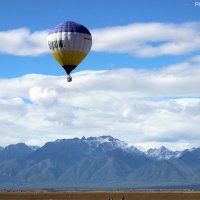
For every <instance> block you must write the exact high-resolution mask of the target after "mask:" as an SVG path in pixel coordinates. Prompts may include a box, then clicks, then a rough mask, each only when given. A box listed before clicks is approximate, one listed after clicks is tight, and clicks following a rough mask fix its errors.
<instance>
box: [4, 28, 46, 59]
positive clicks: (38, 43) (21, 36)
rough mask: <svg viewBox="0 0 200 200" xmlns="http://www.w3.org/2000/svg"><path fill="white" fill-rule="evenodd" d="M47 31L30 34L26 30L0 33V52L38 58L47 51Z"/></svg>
mask: <svg viewBox="0 0 200 200" xmlns="http://www.w3.org/2000/svg"><path fill="white" fill-rule="evenodd" d="M47 34H48V31H47V30H43V31H36V32H32V33H31V31H30V30H29V29H27V28H20V29H13V30H8V31H1V32H0V41H1V46H0V52H2V53H7V54H11V55H17V56H38V55H41V54H43V53H45V52H47V51H48V47H47V42H46V37H47Z"/></svg>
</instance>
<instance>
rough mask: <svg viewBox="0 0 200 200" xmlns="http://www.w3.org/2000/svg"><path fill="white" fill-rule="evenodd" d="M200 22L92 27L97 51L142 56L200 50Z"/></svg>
mask: <svg viewBox="0 0 200 200" xmlns="http://www.w3.org/2000/svg"><path fill="white" fill-rule="evenodd" d="M199 32H200V23H184V24H174V23H169V24H168V23H156V22H155V23H154V22H152V23H134V24H130V25H127V26H118V27H108V28H102V29H96V30H93V31H92V35H93V39H94V43H93V48H92V49H93V50H94V51H97V52H98V51H104V52H119V53H129V54H133V55H136V56H140V57H154V56H161V55H181V54H185V53H188V52H192V51H196V50H199V49H200V48H199V47H200V38H199Z"/></svg>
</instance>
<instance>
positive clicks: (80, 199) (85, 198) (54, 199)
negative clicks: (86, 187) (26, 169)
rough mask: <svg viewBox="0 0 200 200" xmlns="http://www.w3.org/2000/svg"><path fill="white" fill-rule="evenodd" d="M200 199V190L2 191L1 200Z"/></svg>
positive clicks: (0, 193)
mask: <svg viewBox="0 0 200 200" xmlns="http://www.w3.org/2000/svg"><path fill="white" fill-rule="evenodd" d="M123 196H124V200H198V199H200V192H198V191H87V192H86V191H85V192H82V191H81V192H77V191H76V192H47V191H33V192H25V191H22V192H0V200H34V199H35V200H36V199H37V200H108V198H109V197H110V198H112V199H113V200H120V199H121V198H122V197H123Z"/></svg>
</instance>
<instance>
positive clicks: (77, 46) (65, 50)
mask: <svg viewBox="0 0 200 200" xmlns="http://www.w3.org/2000/svg"><path fill="white" fill-rule="evenodd" d="M47 41H48V46H49V49H50V51H51V54H52V56H53V57H54V58H55V59H56V60H57V62H58V63H59V64H60V65H61V66H62V67H63V68H64V69H65V71H66V73H67V74H70V73H71V71H72V70H73V69H75V68H76V67H77V65H78V64H79V63H80V62H81V61H82V60H83V59H84V58H85V57H86V55H87V54H88V53H89V51H90V49H91V46H92V36H91V33H90V32H89V30H88V29H87V28H86V27H84V26H83V25H81V24H78V23H76V22H65V23H62V24H59V25H58V26H56V27H55V28H54V29H53V30H51V31H50V32H49V34H48V37H47Z"/></svg>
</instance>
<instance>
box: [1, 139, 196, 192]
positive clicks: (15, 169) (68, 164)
mask: <svg viewBox="0 0 200 200" xmlns="http://www.w3.org/2000/svg"><path fill="white" fill-rule="evenodd" d="M199 187H200V148H193V149H186V150H184V151H171V150H168V149H167V148H165V147H160V148H159V149H149V150H147V151H140V150H138V149H137V148H135V147H133V146H129V145H128V144H127V143H126V142H123V141H120V140H118V139H116V138H113V137H112V136H100V137H89V138H85V137H83V138H81V139H79V138H73V139H62V140H56V141H53V142H47V143H46V144H45V145H44V146H42V147H37V146H28V145H26V144H24V143H19V144H13V145H9V146H7V147H4V148H3V147H0V189H42V188H49V189H50V188H51V189H68V190H74V189H198V188H199Z"/></svg>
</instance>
